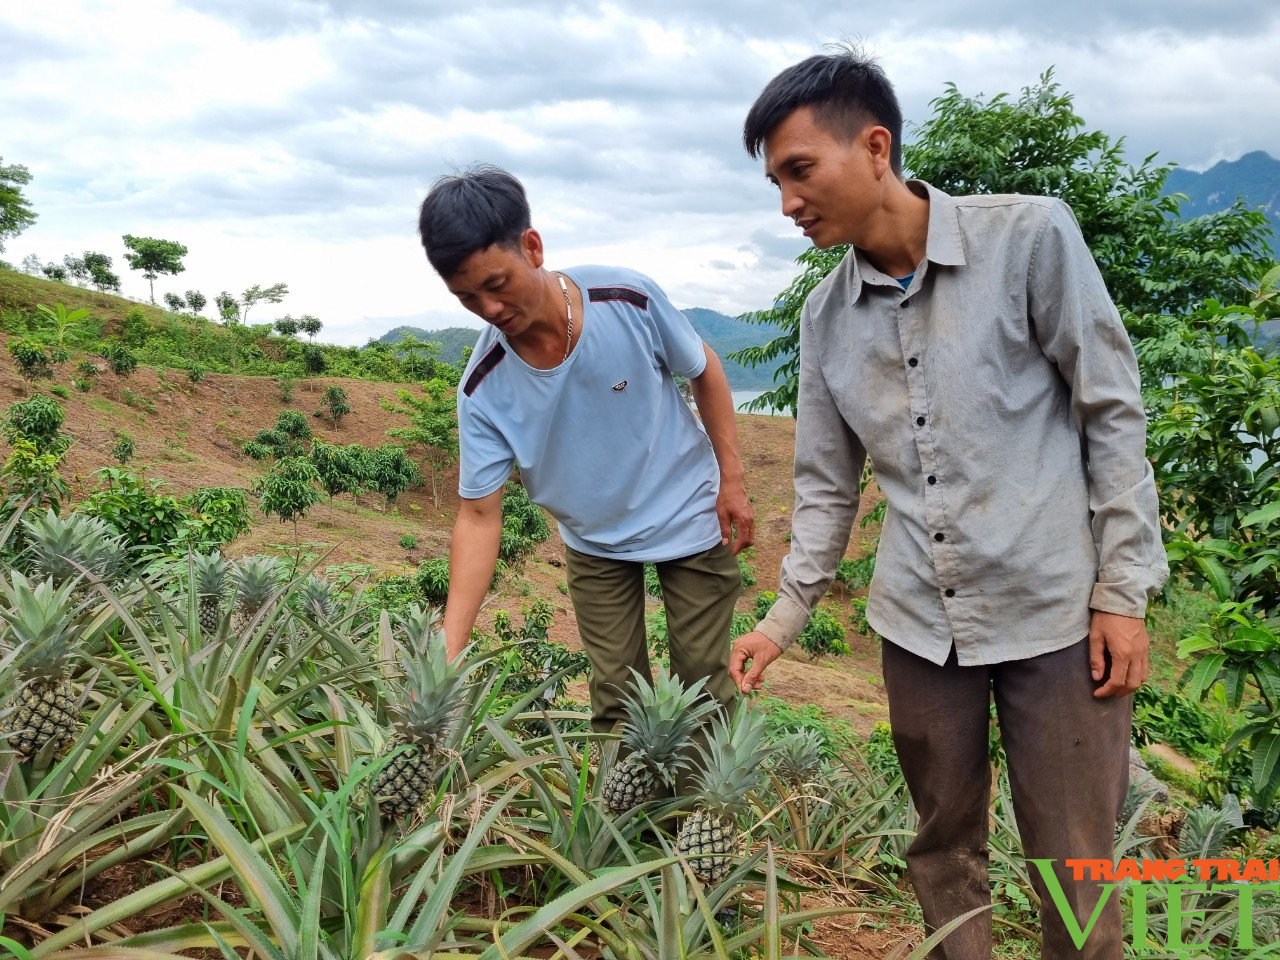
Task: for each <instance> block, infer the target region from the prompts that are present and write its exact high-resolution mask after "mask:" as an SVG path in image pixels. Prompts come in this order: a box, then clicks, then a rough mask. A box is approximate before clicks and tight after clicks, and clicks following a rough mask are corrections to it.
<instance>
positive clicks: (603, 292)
mask: <svg viewBox="0 0 1280 960" xmlns="http://www.w3.org/2000/svg"><path fill="white" fill-rule="evenodd" d="M587 295H588V296H589V297H590V298H591V300H592V301H594V302H599V301H601V300H625V301H626V302H627V303H629V304H631V305H633V306H636V307H639V308H640V309H641V310H648V309H649V295H648V294H646V293H641V292H640V291H639V290H633V289H632V288H631V287H591V288H589V289H588V290H587Z"/></svg>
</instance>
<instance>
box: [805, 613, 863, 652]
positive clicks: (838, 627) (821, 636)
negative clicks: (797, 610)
mask: <svg viewBox="0 0 1280 960" xmlns="http://www.w3.org/2000/svg"><path fill="white" fill-rule="evenodd" d="M796 643H797V644H799V645H800V649H801V650H803V651H804V652H805V653H807V654H809V656H810V657H813V658H817V657H823V656H827V655H828V654H837V655H839V654H847V653H849V652H850V648H849V644H848V643H847V642H846V640H845V632H844V625H843V624H841V622H840V620H839V618H838V617H836V616H834V615H832V614H831V613H830V612H828V611H827V610H824V609H823V608H822V607H818V609H816V610H814V611H813V613H811V614H810V615H809V622H808V623H807V624H805V628H804V629H803V630H801V631H800V636H799V637H797V638H796Z"/></svg>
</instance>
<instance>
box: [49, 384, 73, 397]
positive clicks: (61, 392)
mask: <svg viewBox="0 0 1280 960" xmlns="http://www.w3.org/2000/svg"><path fill="white" fill-rule="evenodd" d="M49 392H50V393H51V394H53V395H54V396H55V397H61V398H62V399H63V400H67V399H69V398H70V397H71V391H70V390H68V389H67V388H66V387H64V386H63V385H62V384H60V383H56V384H54V385H53V386H52V387H50V388H49Z"/></svg>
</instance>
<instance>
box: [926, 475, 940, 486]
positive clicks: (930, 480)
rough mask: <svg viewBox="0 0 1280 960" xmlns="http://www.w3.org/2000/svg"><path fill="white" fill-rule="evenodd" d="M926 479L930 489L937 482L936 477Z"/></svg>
mask: <svg viewBox="0 0 1280 960" xmlns="http://www.w3.org/2000/svg"><path fill="white" fill-rule="evenodd" d="M926 479H928V481H929V486H931V487H932V486H933V485H934V484H935V483H937V482H938V478H937V477H934V476H930V477H928V478H926Z"/></svg>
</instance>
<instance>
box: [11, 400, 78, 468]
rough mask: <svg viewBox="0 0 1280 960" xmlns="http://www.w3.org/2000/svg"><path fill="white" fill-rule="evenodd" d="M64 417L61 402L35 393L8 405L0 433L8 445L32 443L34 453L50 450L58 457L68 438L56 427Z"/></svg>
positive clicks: (66, 444)
mask: <svg viewBox="0 0 1280 960" xmlns="http://www.w3.org/2000/svg"><path fill="white" fill-rule="evenodd" d="M65 419H66V411H65V410H63V409H62V404H60V403H59V402H58V401H57V400H55V399H53V398H52V397H46V396H44V395H43V394H36V395H35V396H34V397H32V398H31V399H29V400H20V401H18V402H17V403H14V404H11V405H10V407H9V409H8V411H7V412H6V413H5V418H4V422H3V423H0V432H2V433H3V434H4V438H5V440H7V441H8V442H9V443H10V444H13V443H15V441H17V440H27V441H29V442H30V443H32V444H33V445H34V446H35V448H36V451H37V452H38V453H54V454H56V455H58V456H61V454H62V453H63V452H64V451H65V450H66V448H67V447H68V446H69V445H70V443H71V439H70V438H69V437H67V436H65V435H64V434H62V433H59V430H60V429H61V428H62V424H63V421H64V420H65Z"/></svg>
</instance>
